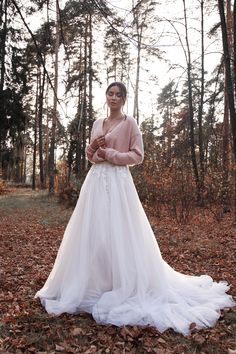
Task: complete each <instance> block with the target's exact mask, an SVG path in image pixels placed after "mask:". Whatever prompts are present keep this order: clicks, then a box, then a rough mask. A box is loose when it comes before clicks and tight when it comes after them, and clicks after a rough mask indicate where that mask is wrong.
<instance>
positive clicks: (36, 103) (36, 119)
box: [32, 69, 39, 190]
mask: <svg viewBox="0 0 236 354" xmlns="http://www.w3.org/2000/svg"><path fill="white" fill-rule="evenodd" d="M38 96H39V69H38V73H37V86H36V99H35V114H34V151H33V171H32V189H33V190H35V188H36V159H37V135H38V131H37V130H38Z"/></svg>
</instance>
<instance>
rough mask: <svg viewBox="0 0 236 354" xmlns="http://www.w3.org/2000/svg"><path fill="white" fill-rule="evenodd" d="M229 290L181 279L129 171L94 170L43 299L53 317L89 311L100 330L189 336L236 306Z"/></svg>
mask: <svg viewBox="0 0 236 354" xmlns="http://www.w3.org/2000/svg"><path fill="white" fill-rule="evenodd" d="M228 288H229V287H228V285H227V283H225V282H220V283H216V282H213V280H212V278H211V277H209V276H207V275H203V276H188V275H183V274H181V273H178V272H176V271H175V270H174V269H172V268H171V267H170V266H169V265H168V264H167V263H166V262H165V261H164V260H163V259H162V257H161V254H160V250H159V247H158V244H157V242H156V239H155V236H154V234H153V231H152V229H151V227H150V224H149V222H148V219H147V217H146V215H145V212H144V210H143V208H142V205H141V203H140V200H139V197H138V194H137V192H136V189H135V186H134V183H133V179H132V176H131V174H130V171H129V168H128V167H126V166H116V165H112V164H109V163H107V162H104V163H100V164H95V165H93V166H92V167H91V169H90V171H89V173H88V175H87V177H86V180H85V182H84V184H83V187H82V189H81V192H80V197H79V199H78V202H77V205H76V208H75V210H74V212H73V214H72V216H71V219H70V221H69V223H68V225H67V228H66V231H65V234H64V238H63V241H62V244H61V246H60V249H59V252H58V255H57V258H56V261H55V264H54V267H53V270H52V272H51V274H50V275H49V277H48V279H47V281H46V283H45V285H44V287H43V288H42V289H41V290H40V291H38V292H37V294H36V297H40V299H41V302H42V304H43V305H44V306H45V308H46V310H47V312H48V313H52V314H61V313H63V312H67V313H71V314H77V313H79V312H83V311H86V312H89V313H91V314H92V316H93V317H94V319H95V320H96V321H97V322H98V323H102V324H114V325H116V326H123V325H151V326H155V327H156V328H157V329H158V330H159V331H161V332H163V331H164V330H166V329H167V328H173V329H174V330H175V331H176V332H180V333H183V334H184V335H187V334H188V333H189V326H190V324H191V323H195V324H196V325H197V328H202V327H210V326H213V325H214V324H215V322H216V320H217V319H218V317H219V315H220V309H221V308H224V307H232V306H234V301H233V299H232V297H231V296H229V295H227V294H226V291H227V290H228Z"/></svg>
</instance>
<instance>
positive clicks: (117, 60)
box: [0, 0, 236, 354]
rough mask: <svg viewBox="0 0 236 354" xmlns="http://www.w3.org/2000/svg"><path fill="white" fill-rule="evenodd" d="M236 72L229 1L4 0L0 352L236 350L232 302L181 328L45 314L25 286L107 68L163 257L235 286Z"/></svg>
mask: <svg viewBox="0 0 236 354" xmlns="http://www.w3.org/2000/svg"><path fill="white" fill-rule="evenodd" d="M235 78H236V0H235V1H233V0H217V1H216V0H192V1H187V0H160V1H155V0H132V1H131V0H126V1H125V0H120V1H119V0H109V1H107V0H86V1H85V0H68V1H66V0H30V1H28V0H24V1H23V0H0V222H1V227H0V260H1V264H0V305H3V306H2V308H0V315H1V319H0V350H1V352H2V353H42V354H44V353H56V352H63V353H87V354H89V353H101V354H102V353H117V354H119V353H141V352H142V353H157V354H171V353H176V354H180V353H186V354H187V353H188V354H189V353H199V354H204V353H205V354H213V353H214V354H235V353H236V347H235V339H236V334H235V333H236V312H235V309H233V310H226V312H225V316H224V317H223V316H222V317H221V318H220V320H219V323H218V325H217V326H216V327H215V328H214V329H206V330H202V331H200V332H198V331H195V329H194V324H193V328H192V330H193V331H192V334H191V336H189V337H188V338H182V337H180V336H179V335H176V334H173V331H171V330H170V331H168V332H167V333H166V332H165V333H164V334H161V333H158V332H157V331H155V330H153V329H152V328H147V329H146V330H145V331H144V330H142V328H141V329H140V328H139V327H136V326H134V327H129V326H128V327H123V328H115V327H114V326H108V327H106V326H105V327H103V326H99V325H98V324H95V323H94V321H92V320H91V318H90V317H89V316H88V315H86V314H84V315H82V316H81V317H78V318H76V317H69V316H68V315H63V316H62V317H61V316H60V317H56V318H52V317H50V316H47V314H45V313H43V310H42V309H41V307H40V305H39V303H37V302H36V300H34V299H33V297H34V294H35V292H36V291H37V290H38V289H39V288H40V287H41V286H42V285H43V283H44V281H45V279H46V277H47V275H48V271H49V269H50V268H51V267H52V264H53V261H54V259H55V256H56V253H57V250H58V247H59V244H60V240H61V237H62V235H63V231H64V228H65V225H66V223H67V222H68V220H69V217H70V215H71V213H72V207H73V206H74V205H75V203H76V201H77V198H78V196H79V193H80V189H81V186H82V183H83V181H84V178H85V176H86V174H87V173H88V171H89V169H90V167H91V164H90V162H89V161H88V160H87V158H86V147H87V145H88V144H89V141H90V134H91V129H92V126H93V122H94V121H95V120H96V119H97V118H100V117H106V115H107V113H108V111H107V107H106V105H105V90H106V87H107V86H108V84H110V83H111V82H113V81H121V82H123V83H124V84H125V85H126V87H127V90H128V99H127V102H126V104H125V106H124V112H125V113H127V114H129V115H131V116H133V117H134V118H135V119H136V121H137V124H138V125H139V127H140V129H141V132H142V135H143V142H144V150H145V158H144V161H143V163H142V164H140V165H137V166H132V167H130V169H131V173H132V175H133V178H134V182H135V186H136V187H137V190H138V194H139V197H140V200H141V202H142V204H143V206H144V209H145V211H146V212H147V214H148V218H149V220H150V223H151V226H152V228H153V230H154V233H155V234H156V235H157V237H158V243H159V245H160V248H161V250H162V253H163V255H164V258H165V259H166V260H167V261H168V262H169V263H170V264H171V265H172V266H174V267H175V269H177V270H178V271H181V272H185V273H188V274H205V273H207V274H210V275H211V276H213V277H214V279H216V280H221V279H223V280H227V281H228V282H229V283H230V284H231V285H232V286H234V289H235V286H236V277H235V269H236V267H235V265H236V264H235V252H236V249H235V247H236V245H235V222H236V103H235V97H236V95H235V94H236V79H235ZM58 200H59V201H60V202H59V203H58ZM3 269H4V270H3ZM231 293H232V290H231ZM234 293H235V290H234Z"/></svg>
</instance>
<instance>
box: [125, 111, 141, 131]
mask: <svg viewBox="0 0 236 354" xmlns="http://www.w3.org/2000/svg"><path fill="white" fill-rule="evenodd" d="M126 121H127V124H129V125H130V126H131V127H132V130H134V131H135V132H139V127H138V124H137V121H136V119H135V118H134V117H132V116H128V115H126Z"/></svg>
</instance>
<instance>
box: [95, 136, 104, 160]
mask: <svg viewBox="0 0 236 354" xmlns="http://www.w3.org/2000/svg"><path fill="white" fill-rule="evenodd" d="M91 147H92V148H93V149H94V150H97V154H98V156H99V157H101V158H103V159H104V160H105V156H106V144H105V135H101V136H99V137H98V138H96V139H94V140H93V142H92V144H91Z"/></svg>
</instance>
